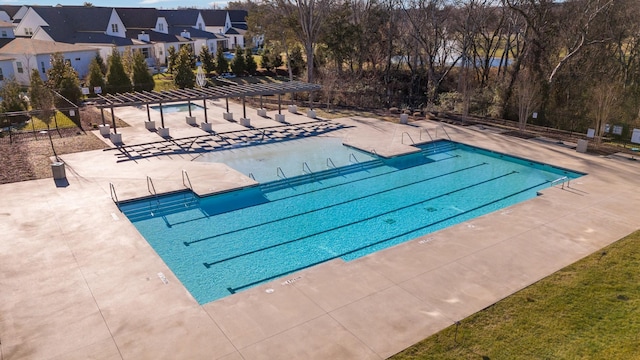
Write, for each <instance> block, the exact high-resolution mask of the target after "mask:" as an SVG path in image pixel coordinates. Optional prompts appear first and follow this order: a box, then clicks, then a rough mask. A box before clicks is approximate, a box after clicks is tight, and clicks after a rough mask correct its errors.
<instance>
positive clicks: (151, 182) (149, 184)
mask: <svg viewBox="0 0 640 360" xmlns="http://www.w3.org/2000/svg"><path fill="white" fill-rule="evenodd" d="M147 190H149V193H150V194H151V195H153V197H154V198H155V199H156V210H158V209H159V208H160V199H158V193H157V192H156V187H155V186H154V185H153V180H151V177H149V176H147ZM151 190H153V191H151ZM149 211H151V215H152V216H153V209H151V202H150V203H149Z"/></svg>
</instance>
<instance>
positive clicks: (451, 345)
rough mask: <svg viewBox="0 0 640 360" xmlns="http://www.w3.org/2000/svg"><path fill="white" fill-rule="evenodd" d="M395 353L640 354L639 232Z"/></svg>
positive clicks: (458, 356)
mask: <svg viewBox="0 0 640 360" xmlns="http://www.w3.org/2000/svg"><path fill="white" fill-rule="evenodd" d="M391 359H393V360H404V359H482V360H488V359H491V360H496V359H616V360H618V359H640V231H637V232H635V233H633V234H631V235H629V236H627V237H625V238H623V239H621V240H619V241H618V242H616V243H614V244H612V245H610V246H609V247H607V248H605V249H603V250H601V251H598V252H596V253H595V254H593V255H591V256H589V257H587V258H585V259H583V260H581V261H578V262H577V263H575V264H573V265H570V266H568V267H566V268H564V269H562V270H560V271H558V272H556V273H555V274H553V275H551V276H549V277H547V278H545V279H543V280H541V281H539V282H537V283H535V284H533V285H531V286H529V287H527V288H525V289H523V290H521V291H519V292H517V293H515V294H514V295H512V296H509V297H507V298H505V299H503V300H502V301H500V302H498V303H496V304H495V305H493V306H490V307H488V308H487V309H485V310H483V311H480V312H478V313H476V314H474V315H472V316H470V317H468V318H466V319H464V320H462V321H460V324H459V326H458V329H457V334H456V326H455V325H453V326H451V327H449V328H447V329H444V330H442V331H441V332H439V333H437V334H435V335H433V336H431V337H429V338H427V339H425V340H423V341H421V342H420V343H418V344H416V345H414V346H412V347H410V348H408V349H406V350H404V351H403V352H401V353H399V354H396V355H395V356H393V357H391Z"/></svg>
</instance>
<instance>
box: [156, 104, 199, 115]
mask: <svg viewBox="0 0 640 360" xmlns="http://www.w3.org/2000/svg"><path fill="white" fill-rule="evenodd" d="M149 108H151V109H153V110H156V111H160V106H159V105H154V106H149ZM202 109H204V108H203V107H202V106H200V105H197V104H194V103H191V111H196V110H202ZM187 111H189V104H188V103H179V104H166V105H162V112H163V113H164V114H171V113H176V112H187Z"/></svg>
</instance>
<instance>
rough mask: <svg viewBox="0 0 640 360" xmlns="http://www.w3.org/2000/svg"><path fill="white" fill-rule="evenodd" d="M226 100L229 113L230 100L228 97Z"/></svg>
mask: <svg viewBox="0 0 640 360" xmlns="http://www.w3.org/2000/svg"><path fill="white" fill-rule="evenodd" d="M224 100H225V101H226V102H227V112H229V98H228V97H226V98H224Z"/></svg>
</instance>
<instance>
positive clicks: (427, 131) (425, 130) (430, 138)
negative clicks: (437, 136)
mask: <svg viewBox="0 0 640 360" xmlns="http://www.w3.org/2000/svg"><path fill="white" fill-rule="evenodd" d="M422 130H424V132H426V133H427V135H429V140H431V141H433V138H432V137H431V134H430V133H429V130H427V129H420V141H422ZM436 131H437V129H436Z"/></svg>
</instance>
